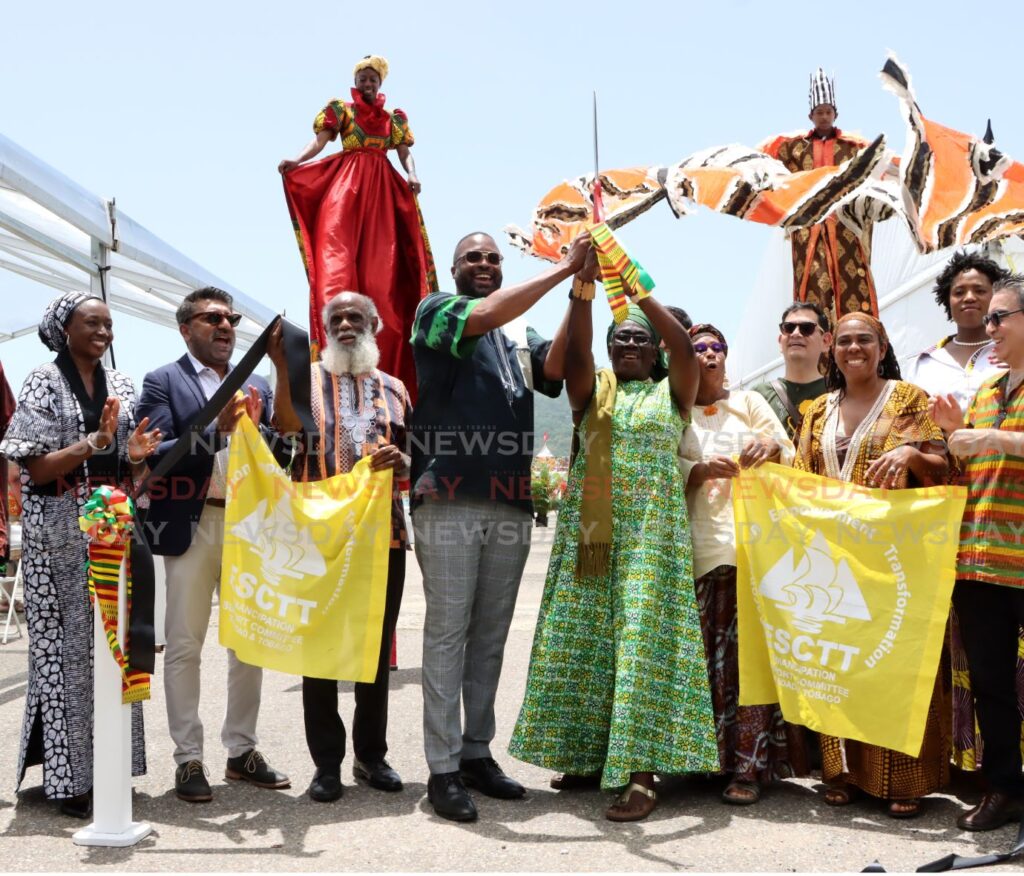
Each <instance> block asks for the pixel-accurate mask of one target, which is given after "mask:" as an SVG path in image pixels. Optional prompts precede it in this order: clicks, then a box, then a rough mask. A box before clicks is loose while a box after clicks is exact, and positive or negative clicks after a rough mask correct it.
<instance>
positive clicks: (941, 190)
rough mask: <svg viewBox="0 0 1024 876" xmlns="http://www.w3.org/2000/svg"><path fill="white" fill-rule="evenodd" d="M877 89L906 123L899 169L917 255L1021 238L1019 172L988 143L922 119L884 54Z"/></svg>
mask: <svg viewBox="0 0 1024 876" xmlns="http://www.w3.org/2000/svg"><path fill="white" fill-rule="evenodd" d="M881 78H882V85H883V87H884V88H885V89H886V90H887V91H890V92H892V93H893V94H894V95H896V97H897V98H898V99H899V103H900V112H901V114H902V115H903V119H904V121H905V122H906V123H907V143H906V147H905V149H904V153H903V157H902V160H901V162H900V171H899V172H900V183H901V188H902V193H903V201H904V209H905V212H906V215H907V220H908V224H909V226H910V230H911V233H912V234H913V237H914V241H915V243H916V244H917V247H918V249H919V250H920V251H921V252H934V251H935V250H939V249H945V248H946V247H951V246H958V245H963V244H980V243H985V242H987V241H992V240H998V239H999V238H1001V237H1008V236H1010V235H1014V234H1020V233H1022V232H1024V165H1022V164H1021V163H1020V162H1016V161H1011V160H1010V158H1009V157H1007V156H1006V155H1004V154H1003V153H1002V152H1000V151H999V149H997V148H996V147H995V146H993V145H992V143H990V142H985V140H984V139H979V138H978V137H974V136H972V135H970V134H965V133H963V132H962V131H957V130H954V129H953V128H948V127H946V126H945V125H940V124H938V123H936V122H933V121H931V120H930V119H927V118H925V116H924V115H923V114H922V112H921V108H920V106H919V105H918V103H917V99H916V97H915V95H914V90H913V87H912V85H911V81H910V74H909V73H908V72H907V70H906V68H905V67H904V66H903V65H902V64H901V63H900V61H899V60H898V59H897V58H896V57H894V56H892V55H890V56H889V58H888V59H887V60H886V63H885V66H884V67H883V69H882V73H881Z"/></svg>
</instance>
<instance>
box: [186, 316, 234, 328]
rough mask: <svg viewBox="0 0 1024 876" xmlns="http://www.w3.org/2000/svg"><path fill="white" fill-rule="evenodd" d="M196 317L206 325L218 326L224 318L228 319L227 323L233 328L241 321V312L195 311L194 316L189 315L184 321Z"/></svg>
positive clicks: (189, 320) (190, 320)
mask: <svg viewBox="0 0 1024 876" xmlns="http://www.w3.org/2000/svg"><path fill="white" fill-rule="evenodd" d="M194 319H198V320H202V321H203V322H205V323H206V324H207V325H212V326H218V325H220V324H221V322H223V321H224V320H225V319H226V320H227V321H228V325H230V326H231V327H232V328H234V327H235V326H236V325H238V324H239V323H240V322H241V321H242V314H240V313H197V314H196V315H195V316H190V317H189V318H188V319H187V320H186V322H192V320H194Z"/></svg>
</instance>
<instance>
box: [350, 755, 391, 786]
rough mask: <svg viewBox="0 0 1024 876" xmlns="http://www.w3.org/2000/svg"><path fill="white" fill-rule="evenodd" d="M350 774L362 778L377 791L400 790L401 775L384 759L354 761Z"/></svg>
mask: <svg viewBox="0 0 1024 876" xmlns="http://www.w3.org/2000/svg"><path fill="white" fill-rule="evenodd" d="M352 775H354V776H355V777H356V778H357V779H362V780H363V781H364V782H366V783H367V784H368V785H369V786H370V787H371V788H376V789H377V790H378V791H401V790H402V777H401V776H400V775H398V773H397V772H395V770H393V769H392V768H391V765H390V764H389V763H388V762H387V761H386V760H378V761H373V762H372V763H363V762H362V761H358V760H357V761H356V762H355V763H353V764H352Z"/></svg>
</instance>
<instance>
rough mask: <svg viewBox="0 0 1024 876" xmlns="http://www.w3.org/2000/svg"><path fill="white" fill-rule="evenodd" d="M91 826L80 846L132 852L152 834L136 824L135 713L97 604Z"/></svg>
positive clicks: (121, 613)
mask: <svg viewBox="0 0 1024 876" xmlns="http://www.w3.org/2000/svg"><path fill="white" fill-rule="evenodd" d="M126 562H127V560H126V561H125V562H122V563H121V574H120V576H119V577H118V582H117V602H118V605H117V637H118V640H119V641H121V642H123V641H124V640H125V628H126V627H127V615H128V611H127V606H126V602H127V600H126V598H125V593H126V582H125V564H126ZM93 628H94V639H95V641H94V644H93V648H94V654H93V666H94V667H95V672H94V677H93V709H94V713H93V715H94V716H93V726H92V758H93V760H92V774H93V785H92V795H93V804H92V811H93V822H92V824H90V825H89V826H88V827H84V828H82V829H81V830H78V831H75V833H74V835H73V836H72V840H73V841H74V843H75V845H76V846H110V847H115V848H122V847H124V846H133V845H135V844H136V843H137V842H139V840H141V839H144V838H145V837H147V836H149V834H150V833H151V832H152V830H153V828H152V827H151V826H150V825H149V824H147V823H145V822H139V821H132V707H131V705H130V704H125V703H122V702H121V670H120V668H119V667H118V665H117V663H116V661H115V660H114V656H113V654H111V653H110V646H109V645H108V644H107V636H106V633H104V631H103V618H102V616H101V615H100V606H99V600H96V604H95V606H93Z"/></svg>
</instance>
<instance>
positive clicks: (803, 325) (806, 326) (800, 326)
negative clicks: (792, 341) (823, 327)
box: [779, 320, 820, 338]
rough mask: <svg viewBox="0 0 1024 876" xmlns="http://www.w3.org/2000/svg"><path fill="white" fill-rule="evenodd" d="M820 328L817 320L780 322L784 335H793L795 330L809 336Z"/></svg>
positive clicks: (780, 329) (806, 336)
mask: <svg viewBox="0 0 1024 876" xmlns="http://www.w3.org/2000/svg"><path fill="white" fill-rule="evenodd" d="M818 328H820V326H819V325H818V324H817V323H816V322H790V321H789V320H786V321H785V322H780V323H779V331H780V332H782V333H783V334H784V335H791V334H793V333H794V332H800V334H802V335H803V336H804V337H805V338H809V337H810V336H811V335H813V334H814V332H815V331H816V330H817V329H818Z"/></svg>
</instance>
